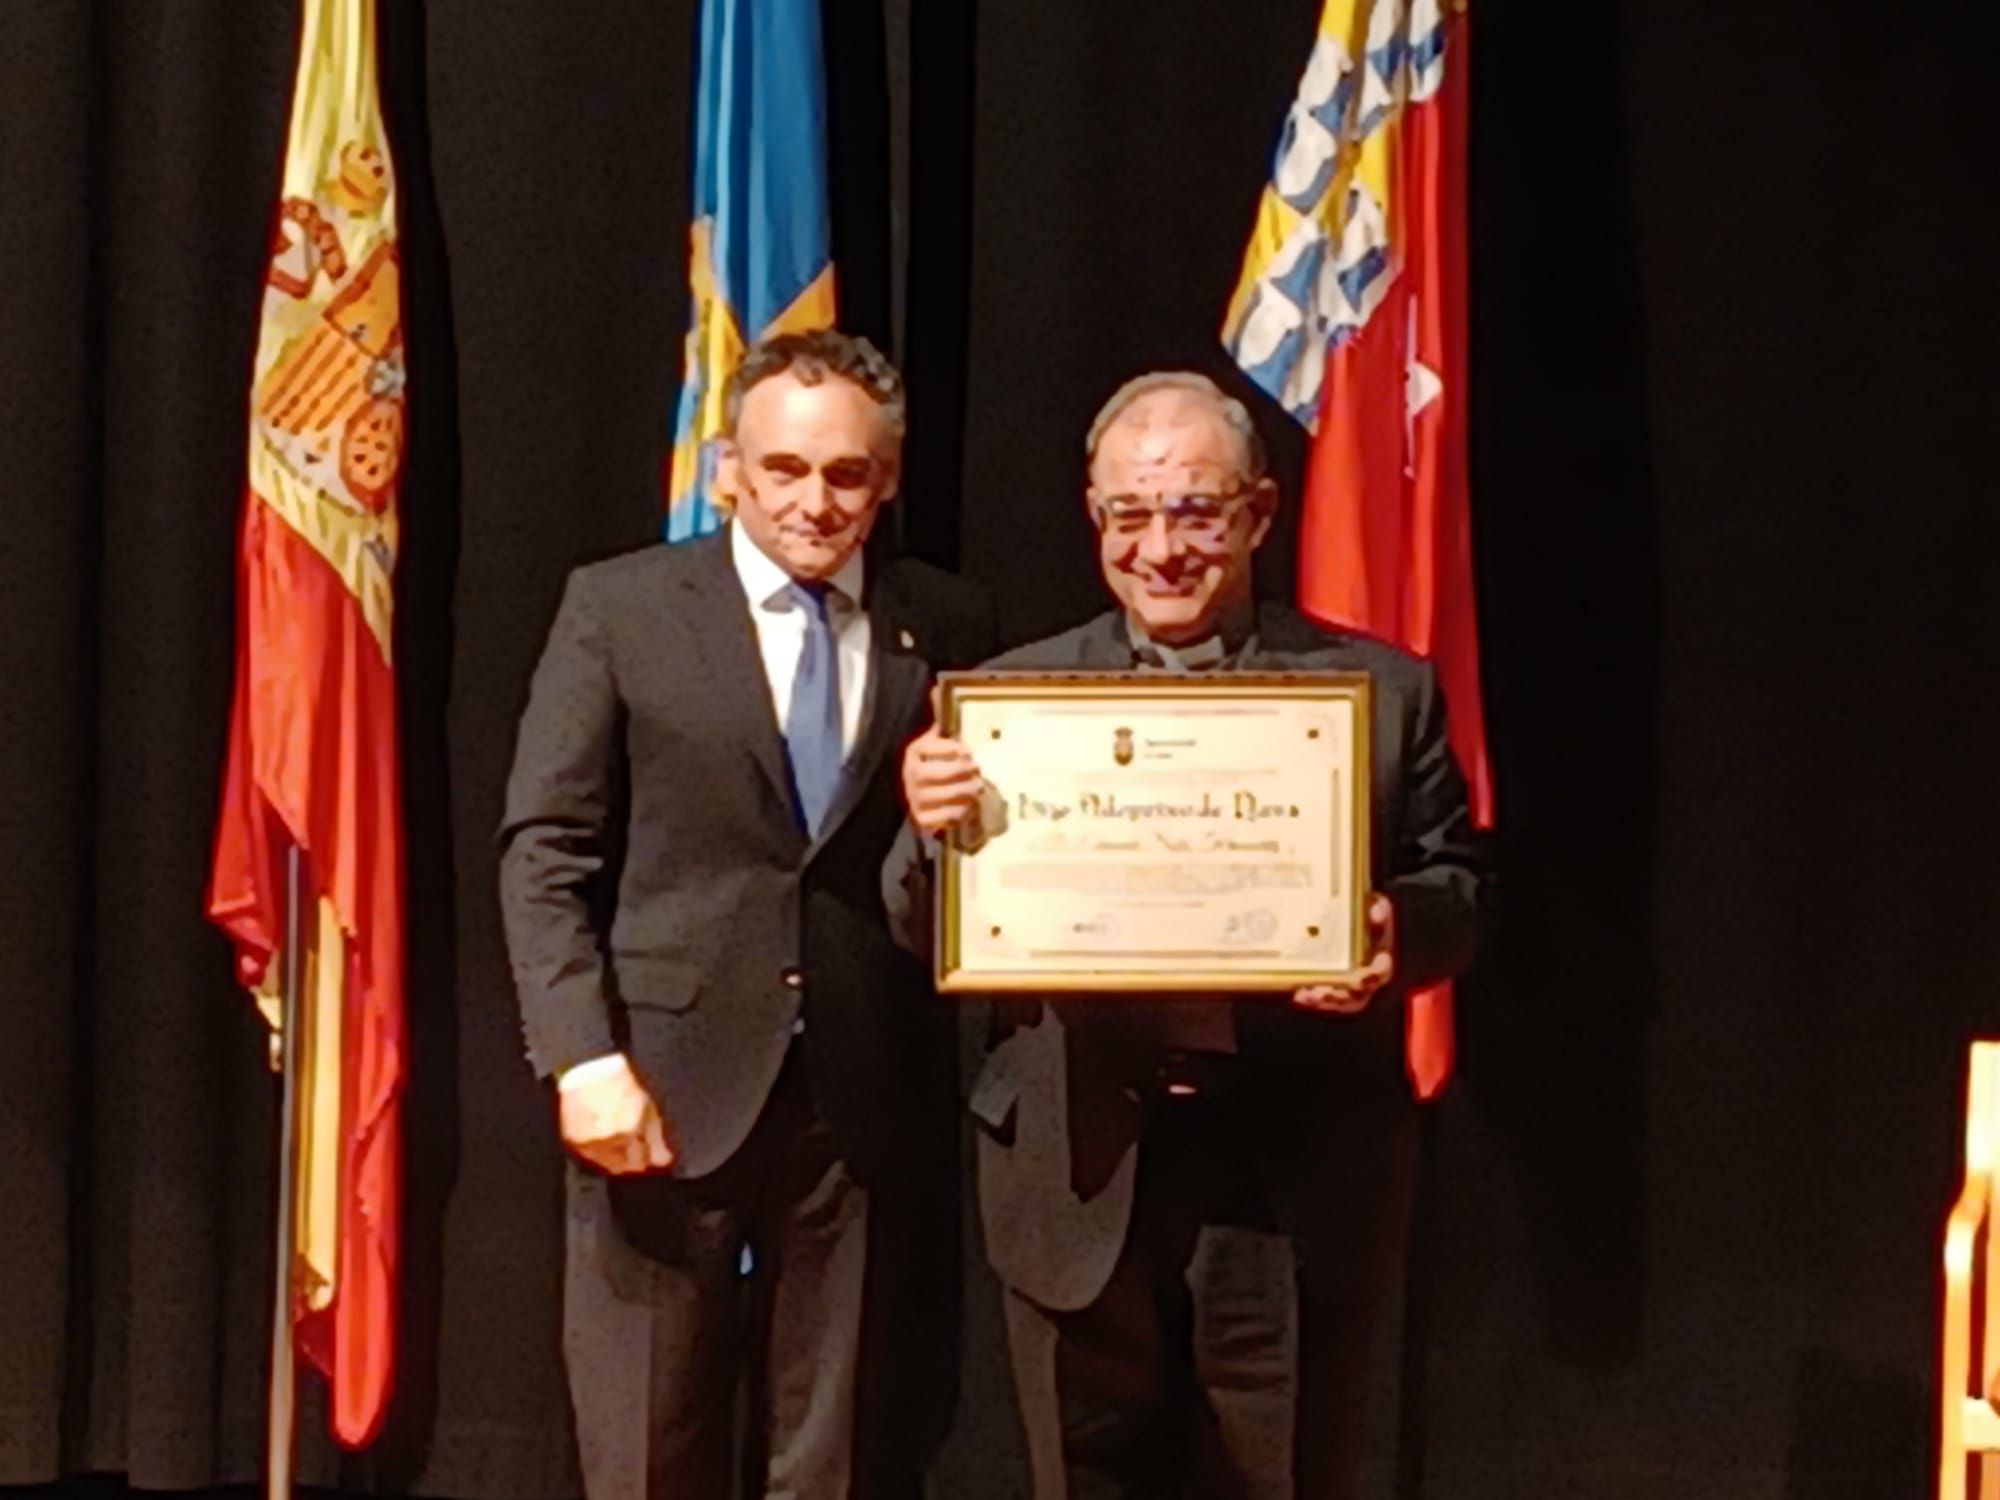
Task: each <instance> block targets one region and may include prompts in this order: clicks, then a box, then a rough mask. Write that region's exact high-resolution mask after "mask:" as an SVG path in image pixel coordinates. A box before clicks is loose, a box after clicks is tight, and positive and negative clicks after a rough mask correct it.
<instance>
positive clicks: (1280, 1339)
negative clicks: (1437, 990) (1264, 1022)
mask: <svg viewBox="0 0 2000 1500" xmlns="http://www.w3.org/2000/svg"><path fill="white" fill-rule="evenodd" d="M1218 1080H1221V1081H1220V1082H1218ZM1258 1104H1259V1101H1258V1100H1257V1099H1256V1098H1255V1097H1254V1096H1253V1095H1251V1094H1249V1093H1248V1092H1246V1091H1244V1090H1242V1089H1240V1088H1238V1087H1234V1086H1231V1083H1230V1082H1229V1081H1228V1074H1227V1072H1226V1071H1224V1072H1222V1073H1220V1074H1216V1075H1211V1077H1210V1079H1209V1082H1208V1084H1207V1085H1206V1086H1205V1087H1204V1088H1203V1089H1202V1091H1201V1092H1200V1093H1198V1094H1196V1095H1194V1096H1192V1097H1176V1096H1174V1095H1170V1094H1166V1093H1164V1092H1159V1093H1156V1095H1155V1097H1154V1101H1153V1103H1152V1106H1151V1111H1150V1114H1149V1117H1148V1119H1147V1122H1146V1126H1145V1130H1144V1133H1143V1135H1142V1137H1141V1140H1140V1144H1139V1168H1138V1181H1137V1184H1136V1187H1135V1193H1134V1203H1133V1218H1132V1223H1131V1226H1130V1228H1129V1231H1128V1233H1127V1238H1126V1242H1125V1245H1124V1248H1123V1251H1122V1253H1121V1254H1120V1256H1119V1258H1118V1261H1117V1263H1116V1265H1115V1267H1114V1268H1113V1270H1112V1273H1111V1277H1110V1279H1109V1281H1108V1282H1107V1283H1106V1285H1105V1288H1104V1290H1103V1292H1102V1293H1100V1294H1099V1296H1098V1297H1097V1299H1096V1300H1095V1301H1094V1302H1093V1303H1091V1305H1090V1306H1088V1307H1086V1308H1084V1309H1082V1310H1080V1311H1077V1312H1070V1313H1051V1312H1048V1311H1045V1310H1043V1309H1041V1308H1038V1307H1036V1306H1034V1305H1033V1304H1032V1303H1030V1302H1028V1301H1027V1300H1026V1299H1025V1298H1022V1297H1020V1296H1018V1295H1016V1294H1013V1293H1009V1294H1008V1308H1007V1313H1008V1330H1009V1340H1010V1343H1011V1345H1012V1347H1013V1352H1014V1358H1015V1364H1016V1377H1017V1382H1018V1384H1019V1386H1020V1390H1021V1395H1022V1409H1023V1416H1024V1419H1025V1420H1026V1422H1027V1424H1028V1426H1029V1434H1028V1436H1029V1446H1030V1449H1031V1452H1032V1453H1033V1455H1034V1461H1035V1468H1036V1488H1035V1494H1036V1500H1348V1497H1349V1496H1351V1495H1353V1494H1354V1492H1355V1487H1356V1486H1357V1484H1358V1482H1359V1475H1360V1466H1361V1460H1362V1457H1363V1450H1364V1446H1365V1438H1366V1416H1367V1397H1368V1394H1369V1386H1370V1383H1371V1382H1370V1376H1371V1365H1372V1360H1371V1352H1372V1338H1373V1335H1374V1333H1375V1323H1376V1321H1377V1320H1376V1317H1375V1314H1376V1312H1377V1311H1378V1309H1379V1307H1380V1305H1381V1303H1382V1302H1383V1301H1384V1300H1385V1298H1386V1297H1387V1296H1388V1294H1389V1293H1390V1291H1391V1290H1392V1288H1393V1277H1394V1274H1395V1271H1396V1268H1397V1265H1398V1263H1399V1262H1400V1259H1401V1253H1402V1249H1403V1245H1404V1237H1405V1234H1406V1231H1407V1220H1408V1209H1409V1190H1410V1186H1411V1182H1412V1167H1413V1156H1412V1154H1411V1153H1412V1149H1413V1145H1414V1138H1413V1136H1412V1135H1411V1133H1410V1132H1408V1131H1407V1130H1405V1129H1403V1128H1402V1127H1401V1126H1400V1125H1399V1124H1392V1125H1390V1127H1389V1131H1388V1134H1387V1135H1386V1136H1385V1137H1381V1138H1376V1139H1372V1140H1369V1141H1368V1142H1367V1143H1366V1149H1367V1151H1368V1153H1369V1159H1368V1160H1366V1161H1358V1160H1357V1161H1351V1162H1350V1166H1351V1167H1352V1168H1353V1170H1349V1171H1346V1172H1344V1173H1342V1179H1343V1187H1344V1191H1343V1193H1342V1195H1341V1201H1340V1202H1337V1203H1329V1204H1325V1205H1315V1206H1314V1211H1312V1212H1308V1213H1305V1214H1299V1213H1297V1212H1289V1211H1281V1207H1280V1205H1279V1204H1277V1203H1276V1202H1275V1201H1274V1198H1273V1194H1272V1193H1271V1191H1270V1189H1269V1186H1268V1184H1267V1183H1266V1182H1265V1180H1264V1179H1263V1177H1262V1176H1261V1175H1260V1172H1259V1170H1258V1163H1259V1162H1260V1160H1261V1159H1262V1158H1264V1157H1265V1156H1266V1155H1268V1153H1265V1152H1262V1151H1260V1150H1259V1144H1260V1143H1259V1142H1258V1140H1257V1139H1256V1132H1258V1131H1260V1130H1264V1129H1268V1128H1270V1127H1269V1123H1268V1120H1267V1119H1266V1117H1265V1116H1264V1115H1263V1114H1262V1112H1261V1111H1260V1109H1259V1108H1258ZM1286 1207H1287V1208H1289V1207H1291V1206H1289V1205H1287V1206H1286ZM1320 1209H1323V1210H1324V1211H1323V1212H1321V1211H1319V1210H1320ZM1038 1424H1040V1427H1041V1430H1040V1431H1039V1432H1038V1431H1037V1430H1036V1429H1037V1425H1038Z"/></svg>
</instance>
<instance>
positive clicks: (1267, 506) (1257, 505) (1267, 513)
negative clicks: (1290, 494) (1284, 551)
mask: <svg viewBox="0 0 2000 1500" xmlns="http://www.w3.org/2000/svg"><path fill="white" fill-rule="evenodd" d="M1277 518H1278V482H1277V481H1276V480H1275V479H1273V478H1271V476H1270V475H1268V474H1267V475H1265V476H1264V477H1263V478H1262V479H1260V480H1258V481H1257V482H1256V483H1255V484H1254V485H1252V486H1251V487H1250V526H1251V530H1250V546H1251V548H1252V550H1255V549H1256V548H1258V547H1261V546H1263V545H1264V538H1265V537H1267V536H1269V535H1270V534H1271V523H1272V522H1273V521H1275V520H1276V519H1277Z"/></svg>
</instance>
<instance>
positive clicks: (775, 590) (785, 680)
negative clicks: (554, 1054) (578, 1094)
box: [556, 525, 869, 1089]
mask: <svg viewBox="0 0 2000 1500" xmlns="http://www.w3.org/2000/svg"><path fill="white" fill-rule="evenodd" d="M729 561H730V563H731V565H732V566H734V568H735V569H736V579H737V582H739V583H740V584H742V585H743V598H744V600H745V602H746V603H748V604H749V606H750V620H751V623H752V624H753V625H754V626H755V627H756V631H757V654H758V655H759V656H760V657H762V658H763V662H764V681H765V683H766V684H767V685H768V686H769V688H770V690H771V711H772V714H773V715H774V717H775V720H776V723H777V727H778V733H779V734H780V735H781V736H782V735H783V734H784V732H785V717H786V715H787V714H788V713H789V712H790V711H791V706H792V684H793V682H795V681H796V680H797V678H798V675H799V658H800V656H802V655H803V654H804V652H805V648H806V612H805V608H804V606H803V605H801V604H800V603H799V602H798V600H797V599H796V598H795V597H794V596H793V594H792V577H791V574H789V573H787V572H786V571H785V570H784V569H783V568H782V567H780V566H779V565H778V564H777V563H775V562H773V561H772V560H771V559H770V558H769V557H768V556H766V555H765V554H764V552H763V550H762V549H761V548H759V547H758V545H757V544H756V543H755V542H753V541H751V540H750V534H749V533H748V532H746V531H745V530H744V529H743V528H742V527H741V526H734V525H732V526H731V527H730V528H729ZM828 581H829V583H830V585H831V587H830V590H829V592H828V595H827V601H826V607H827V619H828V621H829V622H830V623H831V624H832V626H833V637H834V646H835V650H836V654H837V655H838V656H839V658H840V745H841V749H842V751H843V752H845V753H846V754H849V755H851V754H853V753H854V742H855V740H856V739H858V738H859V737H860V734H861V711H862V709H863V707H864V706H865V705H866V701H867V697H868V645H869V626H868V612H867V611H866V610H864V609H863V608H862V607H861V586H862V581H863V579H862V562H861V553H860V551H859V549H857V550H856V551H855V554H854V555H853V556H852V557H850V558H848V560H847V561H846V562H845V563H843V564H842V565H841V568H840V571H839V572H838V573H835V574H834V575H833V577H832V578H831V579H830V580H828ZM626 1066H628V1064H627V1063H626V1060H625V1054H624V1053H622V1052H611V1053H607V1054H606V1055H604V1056H603V1057H593V1058H591V1059H590V1060H589V1061H588V1062H580V1063H578V1064H576V1065H575V1066H574V1067H570V1068H565V1069H564V1070H563V1072H562V1076H561V1077H560V1078H558V1079H557V1080H556V1086H557V1087H558V1088H561V1089H571V1088H580V1087H582V1086H583V1085H584V1084H586V1083H589V1082H590V1081H591V1080H592V1079H595V1078H603V1077H606V1076H608V1075H610V1074H611V1073H613V1072H616V1071H617V1070H618V1069H620V1068H623V1067H626Z"/></svg>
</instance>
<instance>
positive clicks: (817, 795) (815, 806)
mask: <svg viewBox="0 0 2000 1500" xmlns="http://www.w3.org/2000/svg"><path fill="white" fill-rule="evenodd" d="M792 601H793V603H795V604H796V605H797V606H798V607H799V608H800V609H802V610H804V611H805V616H806V643H805V649H804V650H802V651H800V653H799V670H798V675H797V676H796V677H794V678H793V679H792V704H791V708H790V710H789V711H788V712H787V713H786V715H785V749H786V751H787V752H788V753H789V754H790V756H791V760H792V785H793V786H794V787H795V788H796V789H797V791H798V795H799V816H800V818H801V819H802V820H803V821H804V823H805V825H806V833H807V834H808V835H809V836H811V837H813V838H818V837H819V831H820V825H821V824H822V823H823V822H824V821H825V820H826V813H827V809H828V808H830V807H832V806H833V794H834V792H835V791H837V790H838V789H839V787H840V766H841V761H842V760H843V759H844V756H843V755H842V752H841V744H840V658H839V656H838V654H837V653H836V652H835V649H834V643H833V623H832V621H831V620H830V619H829V617H828V612H827V610H828V605H830V604H831V603H832V590H831V589H830V588H829V587H828V586H827V585H826V584H824V583H800V582H797V581H794V582H793V584H792Z"/></svg>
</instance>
